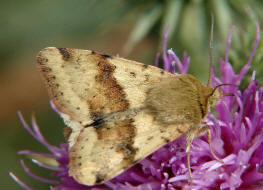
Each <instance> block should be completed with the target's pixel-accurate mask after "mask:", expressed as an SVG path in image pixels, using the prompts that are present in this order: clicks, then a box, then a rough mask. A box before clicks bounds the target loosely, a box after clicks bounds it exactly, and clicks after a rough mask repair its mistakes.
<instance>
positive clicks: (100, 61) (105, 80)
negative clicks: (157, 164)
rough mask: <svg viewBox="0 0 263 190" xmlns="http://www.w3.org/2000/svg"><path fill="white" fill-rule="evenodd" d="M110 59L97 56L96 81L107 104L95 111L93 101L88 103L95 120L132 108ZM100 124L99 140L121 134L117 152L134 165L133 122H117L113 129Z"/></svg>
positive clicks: (134, 131) (134, 133)
mask: <svg viewBox="0 0 263 190" xmlns="http://www.w3.org/2000/svg"><path fill="white" fill-rule="evenodd" d="M94 54H95V53H93V55H94ZM109 59H110V58H109V57H107V56H104V55H100V54H96V63H97V68H98V74H97V75H96V76H95V80H96V82H97V83H98V86H99V87H100V88H98V90H99V94H100V95H103V96H104V99H105V102H103V105H102V106H101V108H99V109H98V107H97V108H96V109H94V106H93V103H92V101H89V102H88V104H89V107H90V113H91V115H92V117H94V118H95V117H97V116H103V115H105V114H106V112H107V113H108V112H110V113H113V112H118V111H125V110H128V109H129V107H130V105H129V102H128V100H127V99H126V94H125V92H124V90H123V88H122V86H121V85H120V84H118V81H117V80H116V78H115V77H114V75H113V74H114V72H115V69H116V66H115V65H113V64H111V63H110V62H109V61H108V60H109ZM95 123H96V121H95V122H94V124H95ZM100 124H101V127H98V128H97V134H98V139H99V140H100V139H101V140H102V139H107V137H108V136H111V134H112V135H114V134H116V133H117V134H119V135H118V137H117V139H116V146H115V151H117V152H122V154H123V156H124V160H123V162H125V163H127V161H128V162H131V163H132V162H133V160H134V157H135V154H136V149H135V148H133V143H134V138H135V135H136V127H135V126H134V124H133V120H132V119H128V120H123V121H116V122H115V123H114V125H113V126H112V127H109V126H108V124H107V123H105V124H103V123H101V122H100ZM105 128H107V129H105ZM123 164H124V163H123ZM127 164H128V163H127Z"/></svg>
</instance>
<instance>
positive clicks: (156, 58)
mask: <svg viewBox="0 0 263 190" xmlns="http://www.w3.org/2000/svg"><path fill="white" fill-rule="evenodd" d="M159 59H160V53H157V54H156V57H155V62H154V66H155V67H159Z"/></svg>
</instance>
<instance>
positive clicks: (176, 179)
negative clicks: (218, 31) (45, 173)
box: [11, 25, 263, 190]
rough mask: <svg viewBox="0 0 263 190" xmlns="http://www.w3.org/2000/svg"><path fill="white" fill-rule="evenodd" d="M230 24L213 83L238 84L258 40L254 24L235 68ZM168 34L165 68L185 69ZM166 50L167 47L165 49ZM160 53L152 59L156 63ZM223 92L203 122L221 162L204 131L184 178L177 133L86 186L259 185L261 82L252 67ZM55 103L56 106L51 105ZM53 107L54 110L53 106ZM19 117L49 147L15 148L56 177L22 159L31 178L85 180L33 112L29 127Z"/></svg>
mask: <svg viewBox="0 0 263 190" xmlns="http://www.w3.org/2000/svg"><path fill="white" fill-rule="evenodd" d="M232 33H233V29H232V31H231V33H230V36H229V39H228V45H227V50H226V55H225V59H224V60H223V59H222V60H220V73H221V79H219V78H218V77H216V76H215V75H214V76H213V78H212V79H213V80H212V84H213V86H216V85H218V84H222V83H231V84H235V85H239V84H240V82H241V80H242V79H243V77H244V76H245V75H246V73H247V71H248V70H249V68H250V64H251V61H252V59H253V56H254V54H255V51H256V48H257V45H258V42H259V26H258V25H257V37H256V42H255V45H254V49H253V50H252V53H251V56H250V58H249V60H248V62H247V63H246V64H245V66H244V67H243V68H242V70H241V71H240V73H235V72H234V71H233V69H232V66H231V64H230V63H229V61H228V55H229V50H230V44H231V37H232ZM167 36H168V32H166V34H165V38H164V47H163V49H164V54H163V63H164V69H165V70H166V71H169V72H171V73H174V74H176V73H175V69H177V70H178V72H179V73H187V72H188V68H189V64H190V58H189V57H188V56H187V54H186V53H185V54H184V55H183V57H182V60H180V59H179V58H178V57H177V56H176V54H175V53H174V52H173V51H172V50H168V51H167ZM166 52H167V53H166ZM158 59H159V56H157V59H156V63H155V64H156V65H158ZM222 88H223V91H224V93H233V94H234V96H233V97H223V98H222V100H221V102H220V104H219V105H218V106H217V107H216V113H215V114H216V115H217V116H215V115H213V114H210V115H209V116H208V118H207V120H206V121H204V122H206V123H207V124H208V125H209V126H210V127H211V129H212V148H213V150H214V152H215V153H216V155H218V157H220V158H221V159H222V160H223V161H224V163H221V162H219V161H217V160H215V159H214V158H213V156H212V154H211V152H210V149H209V143H208V139H207V136H206V135H204V136H202V137H201V138H196V139H195V140H194V141H193V144H192V147H191V166H192V170H193V179H194V183H193V184H189V182H188V179H189V174H188V169H187V157H186V152H185V147H186V140H185V139H184V138H180V139H177V140H175V141H173V142H171V143H169V144H167V145H166V146H164V147H162V148H160V149H159V150H157V151H156V152H155V153H153V154H151V155H150V156H148V157H147V158H145V159H144V160H142V161H141V162H139V163H138V164H136V165H135V166H133V167H132V168H130V169H128V170H127V171H125V172H124V173H122V174H121V175H119V176H118V177H116V178H114V179H112V180H110V181H108V182H106V183H104V184H102V185H97V186H92V187H90V189H93V190H102V189H116V190H121V189H125V190H139V189H144V190H159V189H163V190H165V189H168V190H175V189H185V190H187V189H189V190H190V189H192V190H210V189H222V190H224V189H231V190H234V189H239V190H243V189H254V190H256V189H262V186H263V173H262V165H263V152H262V151H261V150H262V149H263V132H262V130H263V97H262V93H263V88H262V87H258V82H257V81H255V72H254V73H253V75H252V76H251V81H250V84H249V86H248V87H247V88H246V89H245V90H244V91H243V92H241V91H238V90H237V88H235V87H233V86H224V87H222ZM53 108H54V109H55V107H54V106H53ZM56 111H57V110H56ZM19 117H20V119H21V121H22V123H23V126H24V127H25V129H26V130H27V131H28V133H30V134H31V135H32V136H33V137H34V138H35V139H36V140H37V141H39V142H40V143H41V144H42V145H44V146H45V147H46V148H47V149H48V150H49V152H50V153H48V154H46V153H37V152H33V151H20V152H19V154H25V155H34V156H40V157H45V158H50V159H53V160H56V162H57V163H58V164H57V166H56V167H54V166H49V165H46V164H44V163H41V162H39V161H37V160H32V161H33V162H34V163H36V164H37V165H38V166H40V167H43V168H47V169H50V170H51V171H52V176H54V177H56V178H57V181H54V180H49V179H45V178H42V177H39V176H37V175H36V174H33V173H32V172H31V171H30V170H29V168H27V167H26V166H25V164H24V162H21V163H22V166H23V167H24V169H25V172H26V173H27V174H28V175H30V176H32V177H33V178H35V179H37V180H39V181H41V182H44V183H48V184H49V185H51V186H52V187H51V189H53V190H62V189H66V190H73V189H74V190H78V189H79V190H82V189H87V188H88V187H87V186H85V185H81V184H78V183H77V182H76V181H75V180H74V179H73V178H72V177H70V176H69V174H68V162H69V157H68V156H69V154H68V145H67V144H64V143H62V144H61V145H60V146H59V147H55V146H53V145H50V144H49V143H48V142H47V141H46V140H45V139H44V137H43V136H42V135H41V133H40V130H39V127H38V125H37V124H36V122H35V119H34V118H33V122H32V128H33V129H31V128H30V127H29V126H28V124H27V123H26V122H25V121H24V119H23V117H22V115H21V114H20V113H19ZM11 176H12V177H13V178H14V180H15V181H16V182H18V184H20V185H21V186H22V187H23V188H24V189H28V190H29V189H32V188H30V187H29V186H27V185H26V184H24V183H23V182H22V181H20V180H19V179H18V178H17V177H16V176H15V175H14V174H13V173H11Z"/></svg>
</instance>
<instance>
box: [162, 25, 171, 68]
mask: <svg viewBox="0 0 263 190" xmlns="http://www.w3.org/2000/svg"><path fill="white" fill-rule="evenodd" d="M169 30H170V24H169V25H168V26H167V28H166V30H165V33H164V40H163V68H164V70H165V71H169V70H170V62H169V61H168V57H167V54H166V50H167V42H168V33H169Z"/></svg>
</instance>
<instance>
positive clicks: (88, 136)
mask: <svg viewBox="0 0 263 190" xmlns="http://www.w3.org/2000/svg"><path fill="white" fill-rule="evenodd" d="M37 65H38V68H39V71H40V73H41V75H42V78H43V79H44V82H45V84H46V86H47V89H48V93H49V95H50V97H51V99H52V101H53V103H54V104H55V105H56V107H57V108H58V109H59V111H60V112H61V116H62V117H63V119H64V121H65V123H66V125H67V126H69V127H70V128H71V130H70V134H69V139H68V142H69V145H70V150H69V154H70V155H69V156H70V163H69V174H70V176H73V178H74V179H75V180H77V181H78V182H79V183H81V184H86V185H95V184H100V183H103V182H105V181H107V180H109V179H111V178H113V177H115V176H117V175H118V174H120V173H121V172H123V171H124V170H126V169H127V168H129V167H131V166H132V165H134V164H135V163H136V162H138V161H140V160H141V159H143V158H145V157H146V156H147V155H149V154H151V153H153V152H154V151H155V150H157V149H158V148H160V147H161V146H163V145H165V144H167V143H168V142H171V141H172V140H174V139H177V138H179V137H180V136H182V135H185V134H187V136H188V137H189V134H190V136H191V135H192V136H193V137H194V136H196V134H197V133H198V131H199V126H200V125H201V121H202V120H203V119H204V118H205V117H206V115H207V113H208V111H209V106H210V105H209V101H208V98H209V97H210V96H209V93H210V94H211V92H212V91H213V88H211V87H208V86H203V85H202V84H201V83H200V82H199V81H198V80H197V79H195V78H194V77H193V76H191V75H172V74H170V73H168V72H166V71H164V70H161V69H159V68H156V67H153V66H149V65H144V64H141V63H138V62H135V61H130V60H126V59H123V58H119V57H114V56H109V55H105V54H99V53H96V52H94V51H89V50H79V49H69V48H54V47H51V48H45V49H43V50H42V51H40V53H39V54H38V56H37ZM189 131H190V132H189ZM192 136H191V137H192Z"/></svg>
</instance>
